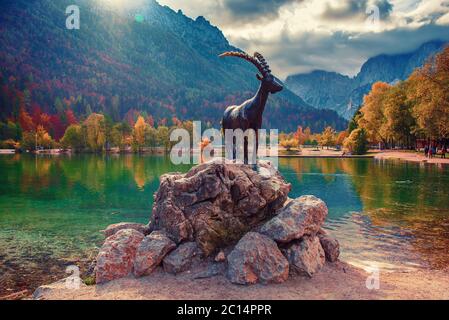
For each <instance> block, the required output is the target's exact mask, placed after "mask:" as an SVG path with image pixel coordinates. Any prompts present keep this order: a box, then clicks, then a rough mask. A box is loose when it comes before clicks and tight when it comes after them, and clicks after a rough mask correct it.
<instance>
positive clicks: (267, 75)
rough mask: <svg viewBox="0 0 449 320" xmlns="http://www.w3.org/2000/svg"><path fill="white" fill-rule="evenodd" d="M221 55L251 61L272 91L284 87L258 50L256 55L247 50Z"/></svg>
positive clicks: (261, 78)
mask: <svg viewBox="0 0 449 320" xmlns="http://www.w3.org/2000/svg"><path fill="white" fill-rule="evenodd" d="M219 57H238V58H242V59H244V60H246V61H248V62H251V63H252V64H253V65H255V66H256V68H257V69H258V70H259V72H260V74H259V73H258V74H257V75H256V77H257V79H259V80H260V81H261V82H262V84H263V86H264V87H265V88H266V89H267V90H268V91H269V92H270V93H276V92H279V91H281V90H282V89H283V88H284V87H283V86H282V84H281V83H280V82H279V81H278V80H277V79H276V78H275V77H274V76H273V75H272V74H271V70H270V66H269V65H268V63H267V62H266V60H265V58H264V57H263V56H262V55H261V54H260V53H258V52H255V53H254V56H250V55H249V54H247V53H245V52H237V51H228V52H224V53H222V54H220V56H219Z"/></svg>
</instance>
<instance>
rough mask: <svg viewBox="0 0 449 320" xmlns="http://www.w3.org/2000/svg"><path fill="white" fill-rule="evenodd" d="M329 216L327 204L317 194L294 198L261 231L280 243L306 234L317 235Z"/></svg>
mask: <svg viewBox="0 0 449 320" xmlns="http://www.w3.org/2000/svg"><path fill="white" fill-rule="evenodd" d="M326 217H327V206H326V204H325V203H324V202H323V201H322V200H320V199H318V198H317V197H315V196H302V197H299V198H296V199H293V200H291V201H289V202H287V204H286V205H285V206H284V207H283V208H282V209H280V210H279V213H278V215H276V216H275V217H274V218H272V219H271V220H270V221H268V222H266V223H265V224H264V225H263V226H262V227H261V228H260V233H262V234H264V235H266V236H268V237H270V238H271V239H273V240H275V241H276V242H279V243H288V242H290V241H292V240H295V239H300V238H302V237H303V236H304V235H315V234H316V233H317V232H318V231H319V230H320V228H321V226H322V225H323V223H324V220H325V219H326Z"/></svg>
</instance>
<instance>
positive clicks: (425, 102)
mask: <svg viewBox="0 0 449 320" xmlns="http://www.w3.org/2000/svg"><path fill="white" fill-rule="evenodd" d="M408 81H409V84H410V90H408V97H409V98H410V99H411V100H412V101H413V103H414V106H413V115H414V117H415V118H416V122H417V125H418V129H419V132H420V133H421V134H422V135H423V136H425V137H427V138H431V139H435V138H449V125H448V124H449V89H448V88H449V47H446V49H445V50H443V51H442V52H441V53H440V54H438V55H436V56H435V58H433V59H431V60H430V61H429V62H428V63H426V64H425V65H424V66H423V67H422V68H421V69H418V70H416V71H415V72H414V73H413V74H412V75H411V76H410V78H409V80H408Z"/></svg>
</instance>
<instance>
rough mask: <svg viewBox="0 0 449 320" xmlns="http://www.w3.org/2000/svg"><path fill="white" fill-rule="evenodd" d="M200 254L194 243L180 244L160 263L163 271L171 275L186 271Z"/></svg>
mask: <svg viewBox="0 0 449 320" xmlns="http://www.w3.org/2000/svg"><path fill="white" fill-rule="evenodd" d="M200 254H201V252H200V250H199V248H198V246H197V244H196V243H195V242H185V243H182V244H181V245H179V247H178V248H176V250H174V251H172V252H171V253H170V254H169V255H167V256H166V257H165V258H164V260H163V263H162V264H163V266H164V270H165V272H168V273H173V274H177V273H180V272H183V271H186V270H187V269H189V268H190V267H191V266H192V263H193V262H194V261H195V258H197V257H199V256H200Z"/></svg>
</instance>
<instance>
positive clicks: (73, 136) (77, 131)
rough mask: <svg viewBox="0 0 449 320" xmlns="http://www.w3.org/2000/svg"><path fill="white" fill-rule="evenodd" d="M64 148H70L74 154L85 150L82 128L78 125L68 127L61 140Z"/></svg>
mask: <svg viewBox="0 0 449 320" xmlns="http://www.w3.org/2000/svg"><path fill="white" fill-rule="evenodd" d="M61 145H62V146H63V147H64V148H72V150H73V151H74V152H79V151H81V150H83V149H84V148H85V146H86V145H85V137H84V134H83V128H82V127H81V126H80V125H78V124H72V125H70V126H69V127H68V128H67V129H66V131H65V133H64V136H63V137H62V139H61Z"/></svg>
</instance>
